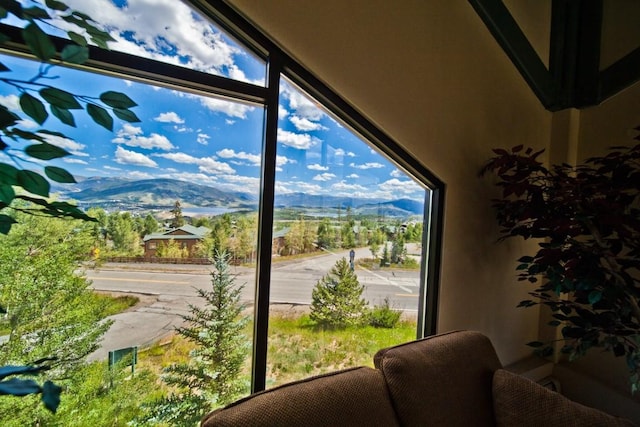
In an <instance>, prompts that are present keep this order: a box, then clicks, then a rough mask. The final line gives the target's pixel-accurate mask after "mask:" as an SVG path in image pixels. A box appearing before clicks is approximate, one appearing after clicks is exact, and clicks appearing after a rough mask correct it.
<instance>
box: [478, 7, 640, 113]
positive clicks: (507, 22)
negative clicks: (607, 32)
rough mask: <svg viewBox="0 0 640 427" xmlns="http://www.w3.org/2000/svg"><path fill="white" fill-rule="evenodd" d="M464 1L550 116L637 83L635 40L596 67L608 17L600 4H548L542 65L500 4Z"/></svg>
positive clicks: (639, 56) (639, 53)
mask: <svg viewBox="0 0 640 427" xmlns="http://www.w3.org/2000/svg"><path fill="white" fill-rule="evenodd" d="M468 1H469V3H470V4H471V5H472V6H473V8H474V9H475V11H476V13H477V14H478V16H480V18H481V19H482V21H483V22H484V24H485V25H486V26H487V28H488V29H489V31H490V32H491V34H492V35H493V37H494V38H495V39H496V41H497V42H498V43H499V44H500V46H501V47H502V49H503V50H504V51H505V53H506V54H507V55H508V56H509V58H510V59H511V61H512V62H513V64H514V65H515V66H516V68H517V69H518V71H519V72H520V74H521V75H522V77H523V78H524V79H525V80H526V82H527V83H528V85H529V87H531V89H532V90H533V92H534V93H535V94H536V96H537V97H538V99H539V100H540V102H541V103H542V105H544V107H545V108H546V109H547V110H549V111H559V110H563V109H566V108H578V109H580V108H586V107H590V106H593V105H598V104H600V103H601V102H603V101H605V100H606V99H607V98H609V97H611V96H613V95H615V94H616V93H618V92H620V91H621V90H623V89H625V88H626V87H628V86H631V85H632V84H634V83H636V82H637V81H639V80H640V39H639V40H632V41H633V44H632V46H633V48H632V50H631V51H630V52H628V53H626V54H625V55H623V56H622V57H620V58H619V59H617V60H616V61H613V62H612V63H611V64H609V65H607V66H606V67H604V68H602V67H601V63H602V61H601V54H602V53H603V52H602V46H603V45H605V44H604V43H603V22H605V19H607V18H608V17H609V16H608V15H607V13H609V12H610V10H609V8H607V7H606V6H607V4H608V3H607V4H605V1H604V0H551V22H550V25H549V28H550V30H549V58H548V61H546V62H545V61H543V60H542V59H541V58H540V56H539V55H538V53H537V52H536V50H535V49H534V47H533V45H532V43H531V42H530V41H529V39H528V38H527V36H526V35H525V33H524V32H523V31H522V29H521V27H520V26H519V25H518V22H517V21H516V19H515V18H514V17H513V15H512V14H511V13H510V11H509V8H508V7H507V6H505V4H504V3H503V1H502V0H468ZM618 1H619V0H618ZM635 3H636V5H637V3H640V2H635ZM618 6H619V5H618ZM635 10H637V8H636V9H634V11H635ZM635 23H636V24H635V25H637V20H636V21H635ZM631 37H635V38H638V37H637V33H632V36H631ZM547 64H548V65H547Z"/></svg>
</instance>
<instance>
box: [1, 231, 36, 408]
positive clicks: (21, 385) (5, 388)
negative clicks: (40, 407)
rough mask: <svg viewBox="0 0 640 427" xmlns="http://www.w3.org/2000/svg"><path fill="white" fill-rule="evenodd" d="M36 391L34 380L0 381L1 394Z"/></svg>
mask: <svg viewBox="0 0 640 427" xmlns="http://www.w3.org/2000/svg"><path fill="white" fill-rule="evenodd" d="M0 231H1V230H0ZM5 234H6V233H5ZM34 393H40V386H39V385H38V383H37V382H35V381H34V380H21V379H19V378H11V379H10V380H4V381H0V394H8V395H11V396H27V395H29V394H34Z"/></svg>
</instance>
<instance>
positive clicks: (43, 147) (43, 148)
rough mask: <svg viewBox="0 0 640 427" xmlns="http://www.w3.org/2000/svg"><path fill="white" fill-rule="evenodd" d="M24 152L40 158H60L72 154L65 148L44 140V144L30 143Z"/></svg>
mask: <svg viewBox="0 0 640 427" xmlns="http://www.w3.org/2000/svg"><path fill="white" fill-rule="evenodd" d="M24 152H25V153H27V154H28V155H29V156H31V157H35V158H36V159H40V160H51V159H58V158H60V157H64V156H69V155H70V154H71V153H69V152H68V151H67V150H65V149H64V148H60V147H58V146H56V145H53V144H49V143H46V142H43V143H42V144H34V145H29V146H27V147H26V148H25V149H24Z"/></svg>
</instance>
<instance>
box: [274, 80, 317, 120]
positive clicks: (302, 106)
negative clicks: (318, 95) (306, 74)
mask: <svg viewBox="0 0 640 427" xmlns="http://www.w3.org/2000/svg"><path fill="white" fill-rule="evenodd" d="M281 92H282V95H283V97H284V98H285V99H287V100H288V101H289V108H290V109H291V110H294V111H295V113H296V115H298V116H300V117H303V118H305V119H308V120H312V121H318V120H320V119H321V118H322V117H323V116H324V112H323V111H322V110H321V109H320V107H319V104H316V103H315V102H313V101H312V100H311V99H309V98H307V97H306V96H305V95H303V94H302V93H301V92H300V91H299V90H297V89H295V88H293V86H291V85H290V84H287V83H283V84H282V90H281Z"/></svg>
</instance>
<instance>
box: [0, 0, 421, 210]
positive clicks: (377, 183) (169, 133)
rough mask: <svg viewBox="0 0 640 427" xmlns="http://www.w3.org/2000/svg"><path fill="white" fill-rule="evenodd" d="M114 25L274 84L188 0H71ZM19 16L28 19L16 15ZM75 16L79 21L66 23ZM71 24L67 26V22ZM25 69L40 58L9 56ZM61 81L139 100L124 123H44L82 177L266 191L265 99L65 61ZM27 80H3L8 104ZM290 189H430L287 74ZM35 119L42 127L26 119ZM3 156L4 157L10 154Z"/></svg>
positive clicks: (362, 193) (147, 42)
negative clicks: (242, 98) (89, 69)
mask: <svg viewBox="0 0 640 427" xmlns="http://www.w3.org/2000/svg"><path fill="white" fill-rule="evenodd" d="M67 4H69V5H70V6H71V7H72V8H75V9H78V10H80V11H83V12H85V13H88V14H89V15H90V16H92V17H94V19H96V20H97V21H99V22H101V23H103V24H104V25H105V29H106V30H108V31H109V32H110V33H111V35H112V37H114V39H116V42H114V43H112V44H110V48H111V49H112V50H119V51H123V52H127V53H133V54H136V55H140V56H145V57H150V58H153V59H156V60H161V61H164V62H169V63H173V64H176V65H182V66H185V67H188V68H193V69H197V70H200V71H204V72H209V73H212V74H217V75H221V76H225V77H229V78H234V79H237V80H242V81H245V82H249V83H252V84H258V85H264V73H265V67H264V64H263V63H262V62H261V61H259V60H257V59H256V58H255V57H253V56H252V55H250V54H249V53H248V52H247V51H246V50H244V49H242V48H241V47H240V46H239V45H238V44H236V43H234V42H233V40H231V39H230V38H228V37H226V36H225V35H223V34H222V33H220V31H219V30H217V29H216V28H215V27H213V26H212V25H211V24H210V23H209V22H207V21H205V20H203V19H202V18H199V17H198V16H197V15H195V14H194V13H192V11H191V10H190V9H189V8H188V7H186V5H184V4H183V3H181V2H179V1H176V0H136V1H129V2H124V1H117V4H115V3H113V2H111V1H109V0H68V1H67ZM14 24H16V23H15V22H14ZM60 25H61V27H62V26H63V25H68V24H60ZM64 28H67V27H64ZM0 62H2V63H3V64H5V65H6V66H8V67H9V68H10V69H11V70H12V73H3V77H9V76H12V77H16V76H17V77H16V78H25V77H27V78H28V77H31V76H33V75H35V74H36V73H37V69H38V64H37V63H33V62H30V61H26V60H22V59H18V58H14V57H10V56H0ZM50 74H51V75H52V76H56V77H58V78H57V79H56V80H54V82H55V83H54V84H55V85H56V86H57V87H60V88H62V89H65V90H67V91H69V92H71V93H74V94H77V95H88V96H97V95H99V93H101V92H103V91H106V90H115V91H119V92H124V93H126V94H127V95H129V96H130V97H131V98H132V99H133V100H134V101H136V102H137V103H138V107H135V108H134V109H133V110H134V111H135V113H136V114H137V115H138V117H139V118H140V119H141V122H140V123H131V124H130V123H125V122H121V121H119V120H116V122H115V125H114V131H113V132H109V131H107V130H106V129H103V128H102V127H100V126H98V125H96V124H95V123H93V122H92V121H91V119H90V118H89V117H88V116H87V115H86V113H84V112H82V111H79V110H78V111H76V112H75V114H74V116H75V119H76V123H77V127H76V128H73V127H69V126H65V125H63V124H61V123H60V122H59V121H58V120H57V119H56V118H55V117H50V118H49V119H47V121H46V122H45V123H44V125H43V127H44V128H47V129H54V130H58V131H60V132H62V133H64V134H65V135H66V136H68V137H69V139H55V140H51V141H50V142H51V143H53V144H56V145H59V146H62V147H64V148H66V149H67V150H68V151H70V152H71V153H73V156H70V157H67V158H65V159H64V160H62V161H60V163H59V165H60V166H62V167H65V168H66V169H67V170H69V171H70V172H71V173H73V174H74V175H76V176H85V177H88V176H119V177H127V178H130V179H147V178H173V179H181V180H185V181H189V182H195V183H198V184H204V185H210V186H213V187H216V188H219V189H221V190H225V191H242V192H248V193H251V194H253V195H257V192H258V185H259V181H258V177H259V168H260V155H261V145H262V132H263V122H264V117H263V115H264V110H263V108H262V106H256V105H249V104H245V103H239V102H234V101H229V100H223V99H219V98H213V97H202V96H196V95H193V94H188V93H185V92H178V91H175V90H170V89H164V88H159V87H152V86H149V85H143V84H140V83H135V82H131V81H126V80H122V79H114V78H109V77H105V76H102V75H97V74H90V73H85V72H79V71H75V70H71V69H65V68H63V67H55V68H54V69H52V70H51V72H50ZM17 94H18V93H17V91H15V90H14V89H13V88H11V87H9V86H7V85H4V84H0V103H2V104H3V105H5V106H7V107H9V108H10V109H13V110H15V109H17V105H18V104H17V102H18V97H17ZM280 98H281V99H280V108H279V110H280V113H279V130H278V158H277V165H278V174H277V187H276V191H277V192H278V193H281V194H283V193H294V192H305V193H307V194H330V195H346V196H355V197H369V198H373V197H375V198H383V199H397V198H404V197H407V198H413V199H416V200H423V199H424V190H423V189H422V188H421V187H420V186H419V185H417V184H416V183H415V182H413V181H411V180H410V179H409V178H408V177H407V176H406V175H405V174H404V173H402V172H400V171H399V170H398V169H397V168H396V167H394V166H393V165H392V164H391V163H390V162H389V161H387V160H386V159H385V158H384V157H383V156H381V155H379V154H378V153H377V152H375V151H374V150H372V149H371V148H370V147H369V146H368V145H367V144H365V143H364V142H362V141H361V140H360V139H359V138H357V137H356V136H355V135H354V134H353V133H351V132H350V131H348V130H347V129H346V128H344V127H343V126H342V125H341V124H340V123H338V122H337V121H336V120H334V119H333V118H332V117H331V116H330V115H328V114H326V112H325V111H324V110H322V109H321V108H319V106H318V105H317V104H316V103H314V102H312V100H310V99H309V98H307V97H305V96H304V95H303V94H302V93H301V92H300V91H299V90H297V89H296V88H294V87H293V86H292V85H291V84H289V83H288V82H287V81H286V80H282V82H281V97H280ZM22 125H23V127H25V128H29V129H31V130H36V129H38V126H37V124H36V123H34V122H30V121H29V120H25V121H24V122H23V123H22ZM0 160H2V159H0Z"/></svg>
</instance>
